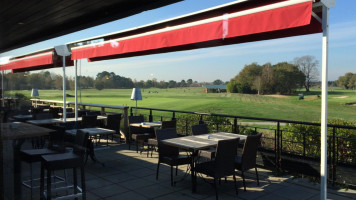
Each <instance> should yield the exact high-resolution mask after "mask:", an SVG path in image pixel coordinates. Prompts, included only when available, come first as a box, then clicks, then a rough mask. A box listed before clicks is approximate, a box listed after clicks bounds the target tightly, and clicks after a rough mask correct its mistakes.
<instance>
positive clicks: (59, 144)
mask: <svg viewBox="0 0 356 200" xmlns="http://www.w3.org/2000/svg"><path fill="white" fill-rule="evenodd" d="M64 137H65V129H64V128H63V127H58V128H57V130H56V131H53V132H50V133H49V140H48V148H49V149H52V150H55V151H58V152H65V143H64Z"/></svg>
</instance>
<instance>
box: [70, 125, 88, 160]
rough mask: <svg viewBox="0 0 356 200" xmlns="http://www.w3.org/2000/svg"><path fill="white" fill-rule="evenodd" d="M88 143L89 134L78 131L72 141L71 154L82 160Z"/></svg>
mask: <svg viewBox="0 0 356 200" xmlns="http://www.w3.org/2000/svg"><path fill="white" fill-rule="evenodd" d="M88 142H89V134H88V133H85V132H83V131H82V130H80V129H78V130H77V133H76V135H75V139H74V146H73V153H75V154H77V155H78V156H80V157H82V158H84V155H85V153H86V150H87V145H88Z"/></svg>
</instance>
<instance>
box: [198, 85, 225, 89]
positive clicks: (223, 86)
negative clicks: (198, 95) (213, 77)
mask: <svg viewBox="0 0 356 200" xmlns="http://www.w3.org/2000/svg"><path fill="white" fill-rule="evenodd" d="M203 87H205V88H206V89H220V90H226V85H203Z"/></svg>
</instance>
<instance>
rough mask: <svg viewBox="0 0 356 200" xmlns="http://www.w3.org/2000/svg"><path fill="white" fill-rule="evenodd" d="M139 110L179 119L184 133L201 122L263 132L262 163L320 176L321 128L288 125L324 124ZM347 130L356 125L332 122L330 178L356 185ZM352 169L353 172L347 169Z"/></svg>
mask: <svg viewBox="0 0 356 200" xmlns="http://www.w3.org/2000/svg"><path fill="white" fill-rule="evenodd" d="M134 109H136V107H131V108H130V114H131V115H133V113H134V112H133V110H134ZM137 112H138V113H139V114H141V115H144V116H146V117H147V120H148V121H156V120H161V121H162V120H170V119H175V120H177V129H178V132H179V133H180V134H182V135H190V134H191V132H190V127H191V125H193V124H198V123H206V124H208V125H209V130H210V131H211V132H218V131H227V132H233V133H241V134H251V133H253V132H262V133H263V139H262V143H261V144H262V146H261V148H260V149H259V150H260V153H261V154H260V156H259V157H260V164H261V165H263V166H265V167H268V168H270V167H273V168H275V169H277V170H283V171H290V172H296V173H298V174H305V175H311V176H315V177H318V176H319V173H318V171H319V167H320V131H319V132H318V133H312V132H295V131H292V130H289V129H288V127H290V126H291V125H305V126H307V127H314V128H315V129H319V128H320V123H311V122H301V121H291V120H279V119H269V118H258V117H244V116H236V115H224V114H212V113H198V112H190V111H178V110H168V109H155V108H143V107H137ZM241 120H244V121H258V122H256V124H255V125H253V124H252V122H241ZM261 122H262V123H261ZM345 130H347V131H350V132H351V131H353V130H356V127H354V126H343V125H334V124H328V165H329V177H328V178H329V181H330V182H332V184H333V185H334V184H335V183H341V184H347V185H348V186H351V187H355V186H356V174H355V173H354V171H355V170H356V136H354V137H352V138H349V137H341V136H338V133H339V132H341V131H345ZM350 144H352V145H350ZM348 170H349V171H350V173H349V172H347V171H348ZM352 171H353V173H352Z"/></svg>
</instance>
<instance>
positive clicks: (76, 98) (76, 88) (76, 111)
mask: <svg viewBox="0 0 356 200" xmlns="http://www.w3.org/2000/svg"><path fill="white" fill-rule="evenodd" d="M77 65H78V60H76V61H75V83H74V84H75V94H74V95H75V106H74V109H75V121H76V122H77V121H78V75H77V71H78V67H77Z"/></svg>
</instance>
